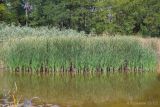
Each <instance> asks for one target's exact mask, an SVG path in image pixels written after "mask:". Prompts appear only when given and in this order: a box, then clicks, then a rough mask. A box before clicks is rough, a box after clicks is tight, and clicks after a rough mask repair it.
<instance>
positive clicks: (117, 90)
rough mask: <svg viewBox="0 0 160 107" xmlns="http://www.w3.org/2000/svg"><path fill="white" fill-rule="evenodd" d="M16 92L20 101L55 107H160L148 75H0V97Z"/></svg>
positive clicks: (159, 93) (157, 87)
mask: <svg viewBox="0 0 160 107" xmlns="http://www.w3.org/2000/svg"><path fill="white" fill-rule="evenodd" d="M15 83H16V86H17V91H16V92H15V96H16V98H17V99H20V97H21V102H23V101H24V99H26V98H27V99H31V98H33V97H39V98H40V99H41V100H39V99H35V100H33V101H32V102H33V103H34V104H38V105H44V104H52V105H59V107H160V81H158V79H157V77H156V74H155V73H153V72H150V73H139V74H138V73H129V74H125V73H110V74H103V75H101V76H97V75H85V76H84V75H75V76H72V77H71V76H69V75H60V74H56V75H54V74H50V75H38V74H15V73H0V94H1V99H2V98H3V95H4V94H5V93H7V92H8V91H9V90H10V91H11V92H12V91H14V90H15Z"/></svg>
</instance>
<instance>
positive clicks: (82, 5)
mask: <svg viewBox="0 0 160 107" xmlns="http://www.w3.org/2000/svg"><path fill="white" fill-rule="evenodd" d="M0 21H4V22H7V23H9V24H11V23H14V24H16V25H21V26H25V25H26V24H27V25H28V26H31V27H37V26H48V27H53V26H56V27H58V28H60V29H63V28H66V29H75V30H77V31H85V32H86V33H91V32H94V33H97V34H102V33H104V32H108V33H111V34H112V33H120V34H137V33H139V34H142V35H150V36H160V1H159V0H0Z"/></svg>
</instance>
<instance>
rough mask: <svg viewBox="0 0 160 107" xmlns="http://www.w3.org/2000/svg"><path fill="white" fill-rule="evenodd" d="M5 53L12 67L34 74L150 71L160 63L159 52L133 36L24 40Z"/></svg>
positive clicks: (20, 40)
mask: <svg viewBox="0 0 160 107" xmlns="http://www.w3.org/2000/svg"><path fill="white" fill-rule="evenodd" d="M4 52H5V55H4V57H5V63H6V64H7V66H8V67H10V68H12V69H16V68H17V67H18V68H19V69H23V68H24V69H28V68H30V70H31V71H43V70H45V69H47V70H48V71H49V70H52V71H53V70H56V71H61V70H62V69H63V70H65V71H69V68H72V69H75V70H76V71H78V70H79V71H85V70H86V71H89V72H91V71H123V70H130V71H132V70H133V71H149V70H155V69H156V64H157V58H156V52H155V51H154V50H153V49H151V48H150V47H149V46H147V45H146V46H144V45H142V43H141V42H140V41H137V39H135V38H133V37H73V36H69V37H65V36H59V37H50V36H42V37H35V36H34V37H24V38H22V39H14V42H13V39H11V41H10V46H9V47H8V48H6V51H4Z"/></svg>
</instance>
